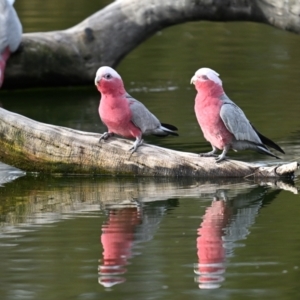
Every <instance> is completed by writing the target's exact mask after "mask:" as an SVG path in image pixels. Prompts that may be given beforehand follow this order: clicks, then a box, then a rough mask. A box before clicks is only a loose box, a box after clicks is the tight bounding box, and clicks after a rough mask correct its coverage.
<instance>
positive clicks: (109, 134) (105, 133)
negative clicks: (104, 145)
mask: <svg viewBox="0 0 300 300" xmlns="http://www.w3.org/2000/svg"><path fill="white" fill-rule="evenodd" d="M113 135H114V134H113V133H112V132H104V133H103V134H102V135H101V137H100V139H99V143H100V142H101V140H105V141H106V140H107V139H108V138H109V137H111V136H113Z"/></svg>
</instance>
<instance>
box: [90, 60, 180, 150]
mask: <svg viewBox="0 0 300 300" xmlns="http://www.w3.org/2000/svg"><path fill="white" fill-rule="evenodd" d="M95 85H96V86H97V89H98V91H99V92H100V93H101V100H100V105H99V115H100V118H101V120H102V122H103V123H104V124H105V125H106V127H107V129H108V131H107V132H105V133H104V134H103V135H102V136H101V138H100V140H99V141H101V140H102V139H104V140H106V139H107V138H109V137H111V136H113V135H114V134H117V135H120V136H123V137H125V138H135V139H136V140H135V142H134V143H133V146H132V147H131V148H130V151H131V152H132V153H133V152H135V151H136V150H137V148H138V147H139V146H140V145H142V144H143V140H142V136H143V135H149V134H152V135H156V136H167V135H174V136H178V134H177V133H176V132H174V131H176V130H177V128H176V127H175V126H173V125H169V124H164V123H160V121H159V120H158V119H157V117H156V116H154V115H153V114H152V113H151V112H150V111H149V110H148V109H147V108H146V107H145V106H144V104H142V103H141V102H139V101H138V100H136V99H134V98H133V97H132V96H130V95H129V94H128V93H127V92H126V90H125V87H124V84H123V80H122V78H121V76H120V75H119V74H118V73H117V72H116V71H115V70H114V69H112V68H110V67H107V66H103V67H101V68H99V69H98V71H97V73H96V77H95Z"/></svg>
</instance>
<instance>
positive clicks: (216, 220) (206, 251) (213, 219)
mask: <svg viewBox="0 0 300 300" xmlns="http://www.w3.org/2000/svg"><path fill="white" fill-rule="evenodd" d="M229 217H230V208H228V206H227V205H226V202H225V201H224V200H218V199H216V198H215V199H214V201H213V202H212V204H211V206H210V207H208V208H207V209H206V212H205V215H204V216H203V221H202V223H201V224H200V227H199V228H198V238H197V249H198V251H197V254H198V264H196V265H195V268H194V272H195V273H196V274H197V275H198V276H196V277H195V280H196V281H197V282H198V283H199V288H201V289H214V288H219V287H220V286H221V282H222V281H224V277H223V273H224V272H225V266H224V261H225V249H224V247H223V240H222V236H223V235H224V228H225V227H226V224H227V223H228V219H229Z"/></svg>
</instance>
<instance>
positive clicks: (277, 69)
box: [0, 0, 300, 299]
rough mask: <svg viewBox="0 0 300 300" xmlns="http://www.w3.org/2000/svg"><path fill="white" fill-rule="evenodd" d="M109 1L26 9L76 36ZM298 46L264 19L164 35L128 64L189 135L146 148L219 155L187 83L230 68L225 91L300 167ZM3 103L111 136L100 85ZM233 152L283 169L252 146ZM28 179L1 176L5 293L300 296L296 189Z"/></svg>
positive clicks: (224, 74)
mask: <svg viewBox="0 0 300 300" xmlns="http://www.w3.org/2000/svg"><path fill="white" fill-rule="evenodd" d="M107 3H109V1H89V2H88V3H87V2H86V1H83V0H81V1H75V2H74V1H50V0H45V1H43V3H42V4H41V3H40V1H35V0H31V1H29V0H28V1H26V2H24V1H17V3H16V8H17V10H18V12H19V15H20V18H21V20H22V22H23V25H24V31H25V32H30V31H45V30H57V29H64V28H68V27H70V26H73V25H75V24H76V23H77V22H79V21H80V20H82V19H83V18H85V17H87V16H88V15H89V14H91V13H93V12H94V11H96V10H97V9H100V8H101V7H103V6H104V5H105V4H107ZM299 47H300V37H299V36H298V35H293V34H290V33H287V32H283V31H280V30H276V29H274V28H271V27H268V26H265V25H259V24H252V23H210V22H197V23H188V24H183V25H179V26H175V27H172V28H168V29H166V30H163V31H161V32H158V33H157V34H156V35H155V36H153V37H152V38H151V39H149V40H147V41H146V42H145V43H144V44H142V45H140V46H139V47H138V48H137V49H135V50H134V51H133V52H132V53H130V54H129V55H128V56H127V57H126V58H125V59H124V60H123V61H122V62H121V64H120V65H119V66H118V67H117V70H118V72H120V74H121V75H122V76H123V79H124V82H125V85H126V87H127V90H128V91H129V92H130V93H131V94H132V95H133V96H134V97H136V98H137V99H139V100H141V101H142V102H143V103H145V104H146V105H147V107H148V108H149V109H150V110H151V111H152V112H153V113H154V114H156V115H157V116H158V117H159V118H160V119H161V120H162V121H163V122H168V123H171V124H174V125H176V126H178V127H179V129H180V137H179V138H168V139H157V138H147V142H149V143H154V144H157V145H161V146H164V147H169V148H172V149H177V150H181V151H190V152H203V151H208V150H209V149H210V146H209V145H208V143H207V142H206V141H205V140H204V139H203V137H202V134H201V132H200V130H199V127H198V124H197V122H196V119H195V116H194V112H193V102H194V97H195V91H194V87H193V86H191V85H190V84H189V81H190V78H191V77H192V75H193V74H194V72H195V71H196V70H197V69H198V68H200V67H204V66H205V67H211V68H213V69H215V70H216V71H218V72H219V73H220V74H221V78H222V79H223V83H224V88H225V90H226V92H227V94H228V96H229V97H231V98H232V100H234V101H235V102H236V103H237V104H238V105H239V106H240V107H242V109H243V110H244V111H245V113H246V115H247V116H248V118H249V119H250V120H251V121H252V123H253V124H255V126H256V127H257V128H258V129H260V131H262V132H263V133H264V134H265V135H267V136H268V137H270V138H272V139H273V140H275V141H276V142H278V144H279V145H280V146H282V147H283V148H284V150H285V151H286V155H285V156H283V161H294V160H295V159H299V156H300V149H299V145H300V137H299V134H300V118H299V111H300V101H299V94H300V85H299V80H298V78H299V76H300V71H299V70H300V68H299V65H300V57H299ZM0 100H1V105H2V106H3V107H4V108H5V109H8V110H11V111H14V112H17V113H20V114H22V115H25V116H27V117H30V118H33V119H35V120H38V121H41V122H46V123H51V124H55V125H62V126H67V127H71V128H76V129H80V130H86V131H94V132H103V130H104V129H105V128H104V126H103V125H102V124H101V122H100V120H99V116H98V114H97V106H98V103H99V94H98V92H97V91H96V89H95V88H94V86H93V83H92V82H91V85H90V86H88V87H68V88H64V89H62V88H60V89H38V90H25V91H24V90H22V91H1V92H0ZM230 155H231V156H233V157H234V158H236V159H240V160H246V161H253V162H262V163H273V162H274V160H273V159H272V158H268V157H264V156H261V155H259V154H256V153H251V152H240V153H237V154H236V153H230ZM21 175H24V174H22V173H20V172H18V171H16V170H12V169H11V168H8V167H6V166H5V165H3V166H2V168H1V170H0V180H1V183H3V184H2V186H1V187H0V193H1V202H0V210H1V213H0V214H1V218H0V226H1V227H0V264H1V273H0V295H1V299H99V298H104V297H105V299H184V298H186V297H188V298H189V299H262V298H263V299H299V297H300V284H299V282H300V270H299V268H300V263H299V262H300V238H299V236H300V226H299V212H300V209H299V200H300V199H299V196H298V195H297V194H295V192H296V189H295V188H294V187H293V186H285V187H288V190H281V189H280V188H279V187H277V188H276V187H272V186H270V184H267V183H265V184H262V183H254V182H251V181H240V182H236V181H224V180H223V181H222V182H220V181H200V180H192V179H191V180H183V179H181V180H170V179H163V180H162V179H159V180H155V179H145V178H136V179H126V178H122V179H120V178H119V179H118V178H114V179H113V178H107V177H105V178H101V177H92V178H88V177H83V178H80V177H79V178H78V177H67V178H65V177H45V176H41V175H36V174H27V175H26V176H21ZM19 176H21V177H20V178H17V177H19ZM16 178H17V179H16ZM280 184H281V183H277V185H280ZM295 185H296V187H297V186H298V187H299V180H298V179H296V182H295ZM281 186H282V185H281Z"/></svg>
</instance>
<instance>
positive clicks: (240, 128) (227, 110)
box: [220, 95, 262, 145]
mask: <svg viewBox="0 0 300 300" xmlns="http://www.w3.org/2000/svg"><path fill="white" fill-rule="evenodd" d="M221 101H223V105H222V107H221V110H220V117H221V119H222V120H223V122H224V125H225V126H226V128H227V129H228V130H229V131H230V132H231V133H232V134H233V135H234V137H235V138H236V140H238V141H249V142H252V143H255V144H257V145H262V142H261V140H260V138H259V136H258V135H257V133H256V132H255V131H254V129H253V127H252V125H251V124H250V122H249V120H248V119H247V117H246V116H245V114H244V112H243V111H242V110H241V109H240V108H239V107H238V106H237V105H236V104H235V103H234V102H232V101H231V100H230V99H229V98H228V97H227V96H226V95H224V96H223V97H222V98H221Z"/></svg>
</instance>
